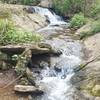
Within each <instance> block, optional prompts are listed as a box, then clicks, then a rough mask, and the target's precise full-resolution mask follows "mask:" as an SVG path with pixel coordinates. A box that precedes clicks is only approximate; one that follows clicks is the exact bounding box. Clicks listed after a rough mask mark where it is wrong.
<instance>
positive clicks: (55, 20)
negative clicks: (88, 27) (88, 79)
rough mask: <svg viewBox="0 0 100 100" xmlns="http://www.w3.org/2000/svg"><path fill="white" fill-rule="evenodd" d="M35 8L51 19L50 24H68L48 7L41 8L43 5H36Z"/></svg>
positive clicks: (37, 11)
mask: <svg viewBox="0 0 100 100" xmlns="http://www.w3.org/2000/svg"><path fill="white" fill-rule="evenodd" d="M33 10H34V11H35V12H36V13H38V14H40V15H42V16H45V17H46V18H47V19H48V20H49V22H50V25H61V24H63V25H66V24H67V23H66V22H64V21H63V20H62V18H61V17H60V16H58V15H56V14H55V13H54V12H51V11H50V10H49V9H47V8H41V7H37V6H34V7H33Z"/></svg>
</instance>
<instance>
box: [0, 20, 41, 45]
mask: <svg viewBox="0 0 100 100" xmlns="http://www.w3.org/2000/svg"><path fill="white" fill-rule="evenodd" d="M41 39H42V37H41V36H40V35H39V34H37V33H34V34H33V33H31V32H26V31H23V30H18V29H17V28H16V27H15V26H14V25H13V23H12V22H10V21H8V20H7V19H6V21H5V20H0V44H1V45H7V44H18V43H30V42H39V41H41Z"/></svg>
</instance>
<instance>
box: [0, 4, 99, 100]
mask: <svg viewBox="0 0 100 100" xmlns="http://www.w3.org/2000/svg"><path fill="white" fill-rule="evenodd" d="M10 8H12V7H10ZM17 8H18V7H16V9H17ZM20 9H21V10H22V9H23V7H22V6H21V7H20ZM31 9H32V8H31ZM24 10H27V9H24ZM35 11H36V13H35V12H33V10H32V12H31V14H30V12H27V15H29V16H31V18H33V19H32V21H30V22H29V19H30V18H29V17H27V16H26V17H25V16H24V17H25V21H23V19H21V18H22V15H20V16H16V15H14V16H16V18H17V19H19V21H18V22H16V23H17V24H19V25H21V26H23V28H24V29H25V28H26V27H27V26H28V27H29V28H28V29H33V28H34V27H33V26H36V25H37V26H39V27H37V28H36V27H35V28H34V30H35V31H37V32H39V33H40V34H42V35H44V37H45V40H44V41H42V42H41V43H37V44H35V43H30V44H19V45H7V46H0V69H1V70H0V100H100V97H99V96H100V66H99V65H100V56H99V55H100V53H99V51H100V46H99V43H100V33H98V34H96V35H94V36H91V37H89V38H87V39H85V40H82V41H81V40H78V39H77V38H76V37H74V36H73V34H70V33H71V31H70V29H68V28H67V26H68V23H66V22H64V21H63V20H61V19H60V21H59V18H60V17H59V16H57V15H56V16H55V15H53V14H52V13H51V12H50V11H49V10H48V9H46V8H40V7H39V8H38V7H36V8H35ZM40 11H42V13H40ZM45 12H48V13H49V15H48V13H46V14H47V15H48V16H47V15H46V17H48V19H47V20H49V21H51V22H52V20H53V23H48V22H47V20H46V17H45ZM36 14H37V15H38V16H42V17H41V18H44V19H43V20H42V21H43V24H42V22H40V21H39V22H37V21H38V19H39V20H40V17H39V18H36V17H34V16H35V15H36ZM50 14H51V16H50ZM28 18H29V19H28ZM34 18H36V19H34ZM57 18H58V19H57ZM14 19H15V17H14ZM51 19H52V20H51ZM19 22H21V23H19ZM25 22H28V23H31V25H30V24H28V23H27V24H25ZM33 23H34V25H33ZM40 24H42V25H40ZM32 25H33V26H32ZM30 26H31V27H30ZM31 31H33V30H31ZM47 33H48V34H47Z"/></svg>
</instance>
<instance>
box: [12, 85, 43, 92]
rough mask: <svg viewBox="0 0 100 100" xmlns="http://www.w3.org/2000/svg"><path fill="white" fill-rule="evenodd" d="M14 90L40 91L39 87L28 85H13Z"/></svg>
mask: <svg viewBox="0 0 100 100" xmlns="http://www.w3.org/2000/svg"><path fill="white" fill-rule="evenodd" d="M14 90H15V91H17V92H24V93H25V92H37V91H39V92H40V91H41V90H40V89H39V88H36V87H34V86H28V85H26V86H25V85H15V87H14Z"/></svg>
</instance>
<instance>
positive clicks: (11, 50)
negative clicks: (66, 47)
mask: <svg viewBox="0 0 100 100" xmlns="http://www.w3.org/2000/svg"><path fill="white" fill-rule="evenodd" d="M25 48H30V49H31V50H32V54H41V53H50V52H51V50H50V49H49V48H46V47H44V48H42V47H39V46H38V45H36V44H21V45H6V46H0V51H1V52H4V53H7V54H21V53H22V52H23V51H24V50H25Z"/></svg>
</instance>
